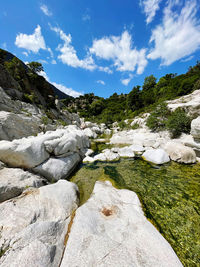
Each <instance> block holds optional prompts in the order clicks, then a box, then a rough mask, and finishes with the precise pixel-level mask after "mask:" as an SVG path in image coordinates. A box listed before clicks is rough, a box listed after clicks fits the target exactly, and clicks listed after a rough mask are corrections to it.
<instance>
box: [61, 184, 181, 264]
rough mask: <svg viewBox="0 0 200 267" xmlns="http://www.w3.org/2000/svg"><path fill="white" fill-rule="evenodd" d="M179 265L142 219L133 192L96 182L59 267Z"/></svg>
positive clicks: (75, 225)
mask: <svg viewBox="0 0 200 267" xmlns="http://www.w3.org/2000/svg"><path fill="white" fill-rule="evenodd" d="M65 266H70V267H75V266H81V267H86V266H124V267H126V266H127V267H128V266H155V267H156V266H157V267H160V266H163V267H165V266H166V267H168V266H173V267H176V266H182V264H181V263H180V261H179V259H178V258H177V256H176V254H175V253H174V251H173V249H172V248H171V246H170V245H169V244H168V242H167V241H166V240H165V239H164V238H163V237H162V236H161V235H160V233H159V232H158V231H157V230H156V229H155V228H154V226H153V225H152V224H151V223H150V222H149V221H148V220H147V219H146V218H145V216H144V214H143V212H142V208H141V205H140V201H139V199H138V197H137V195H136V194H135V193H134V192H131V191H129V190H125V189H123V190H117V189H115V188H114V187H112V185H111V183H110V182H108V181H107V182H96V184H95V187H94V190H93V194H92V196H91V197H90V199H89V200H88V201H87V202H86V203H85V204H84V205H82V206H81V207H80V208H79V209H78V210H77V211H76V215H75V218H74V220H73V224H72V227H71V231H70V235H69V239H68V241H67V245H66V249H65V253H64V257H63V260H62V263H61V267H65Z"/></svg>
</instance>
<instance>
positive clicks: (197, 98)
mask: <svg viewBox="0 0 200 267" xmlns="http://www.w3.org/2000/svg"><path fill="white" fill-rule="evenodd" d="M167 104H168V105H167V106H168V108H169V109H171V110H172V111H174V110H175V109H177V108H183V109H184V110H185V111H186V112H187V113H189V114H190V115H194V114H198V115H200V90H195V91H194V92H192V93H191V94H189V95H185V96H182V97H179V98H177V99H174V100H170V101H167Z"/></svg>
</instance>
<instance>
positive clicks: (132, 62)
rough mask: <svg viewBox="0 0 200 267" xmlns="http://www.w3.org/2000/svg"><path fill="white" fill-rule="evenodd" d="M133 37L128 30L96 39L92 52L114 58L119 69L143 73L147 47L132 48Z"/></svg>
mask: <svg viewBox="0 0 200 267" xmlns="http://www.w3.org/2000/svg"><path fill="white" fill-rule="evenodd" d="M132 43H133V42H132V38H131V35H130V34H129V33H128V31H124V32H123V33H122V35H121V36H110V37H103V38H102V39H99V40H94V41H93V45H92V47H91V48H90V53H91V54H95V55H96V56H97V57H99V58H102V59H105V60H112V61H113V63H114V66H115V67H116V69H117V70H118V71H134V70H135V69H136V68H137V73H138V74H141V73H143V71H144V68H145V67H146V65H147V60H146V49H141V50H137V49H136V48H132Z"/></svg>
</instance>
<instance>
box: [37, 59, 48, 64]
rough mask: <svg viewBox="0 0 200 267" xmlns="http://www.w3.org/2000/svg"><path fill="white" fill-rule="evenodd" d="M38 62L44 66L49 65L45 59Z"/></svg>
mask: <svg viewBox="0 0 200 267" xmlns="http://www.w3.org/2000/svg"><path fill="white" fill-rule="evenodd" d="M37 61H38V62H40V63H42V64H48V62H47V61H46V60H44V59H38V60H37Z"/></svg>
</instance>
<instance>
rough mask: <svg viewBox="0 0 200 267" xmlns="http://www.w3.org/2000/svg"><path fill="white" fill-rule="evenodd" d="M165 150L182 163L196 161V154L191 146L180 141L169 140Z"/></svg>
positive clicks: (173, 158)
mask: <svg viewBox="0 0 200 267" xmlns="http://www.w3.org/2000/svg"><path fill="white" fill-rule="evenodd" d="M165 151H166V152H167V153H168V154H169V156H170V158H171V159H172V160H174V161H177V162H180V163H195V162H196V154H195V152H194V150H193V149H192V148H191V147H187V146H184V145H183V144H180V143H175V142H168V143H167V144H166V146H165Z"/></svg>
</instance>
